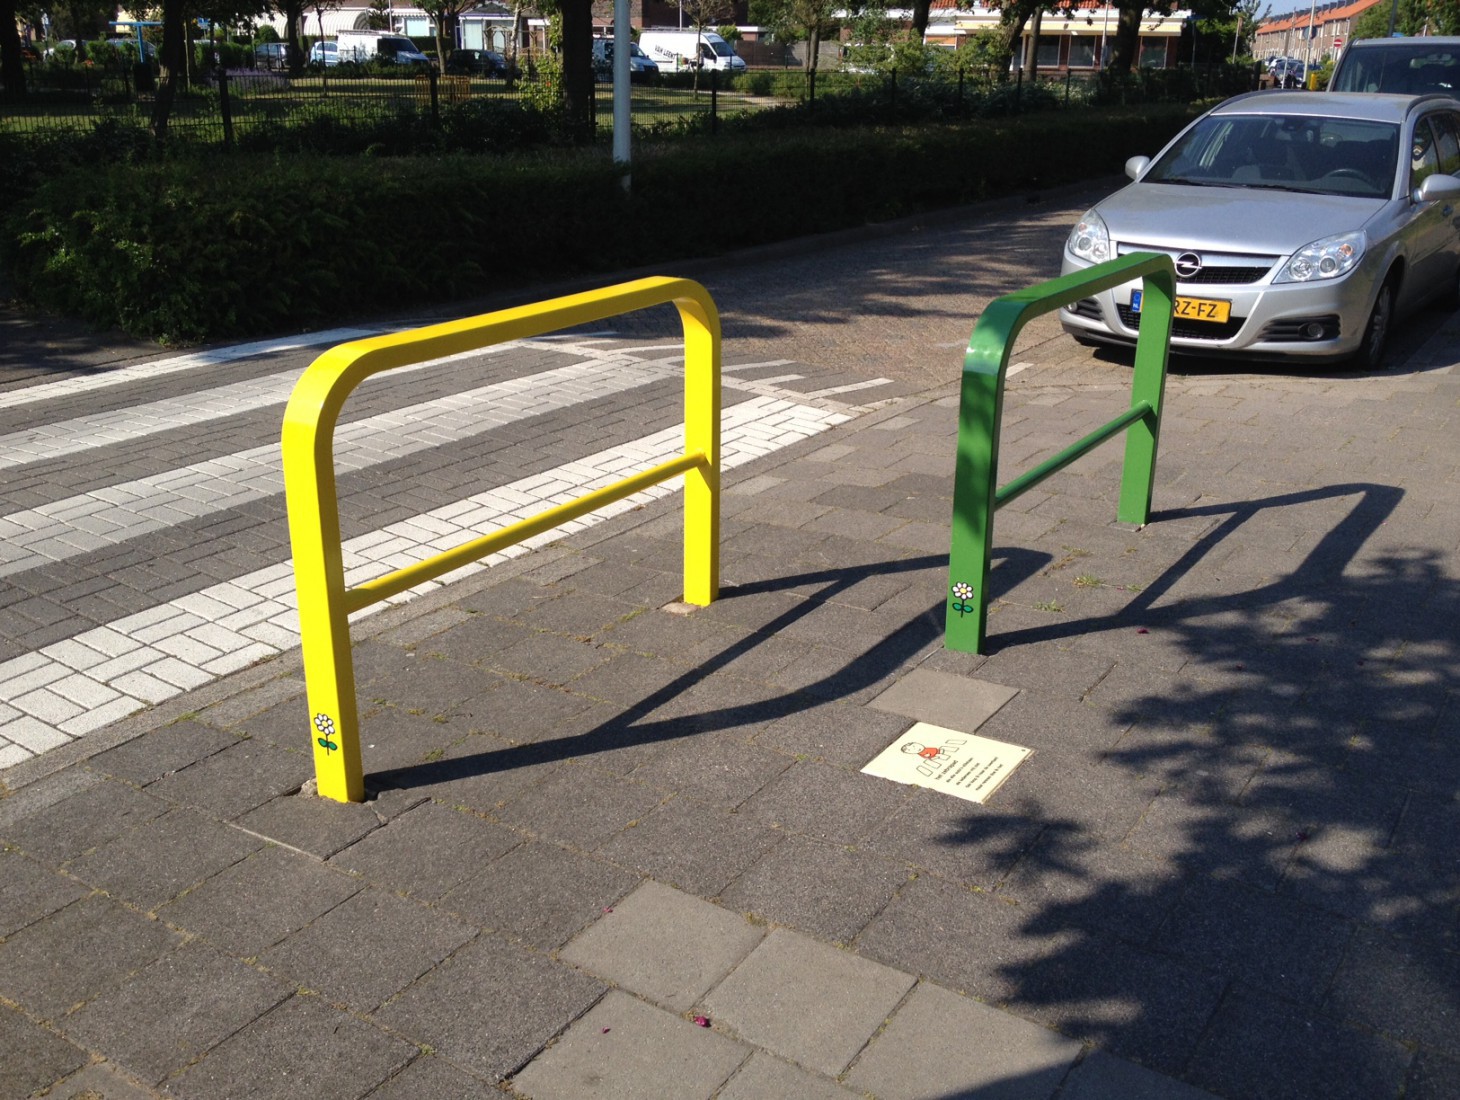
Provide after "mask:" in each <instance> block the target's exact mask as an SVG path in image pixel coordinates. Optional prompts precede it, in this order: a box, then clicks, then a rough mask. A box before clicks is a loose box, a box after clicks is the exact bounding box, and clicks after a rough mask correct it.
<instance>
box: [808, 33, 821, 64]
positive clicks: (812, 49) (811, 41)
mask: <svg viewBox="0 0 1460 1100" xmlns="http://www.w3.org/2000/svg"><path fill="white" fill-rule="evenodd" d="M820 53H821V28H820V27H811V28H809V29H808V30H807V32H806V71H807V72H808V73H814V72H815V71H816V58H817V55H818V54H820Z"/></svg>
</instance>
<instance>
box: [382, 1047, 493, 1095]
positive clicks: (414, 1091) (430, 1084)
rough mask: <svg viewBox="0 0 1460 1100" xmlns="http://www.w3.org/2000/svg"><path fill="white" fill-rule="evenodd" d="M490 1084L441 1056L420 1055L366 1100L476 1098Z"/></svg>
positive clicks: (484, 1091) (484, 1092)
mask: <svg viewBox="0 0 1460 1100" xmlns="http://www.w3.org/2000/svg"><path fill="white" fill-rule="evenodd" d="M490 1088H491V1086H490V1085H488V1084H487V1083H486V1082H485V1081H483V1080H482V1079H481V1078H479V1077H473V1076H472V1075H471V1074H469V1073H467V1072H466V1071H465V1070H463V1069H461V1068H459V1067H457V1066H453V1065H452V1064H451V1063H450V1062H448V1061H446V1059H444V1058H438V1057H436V1056H435V1055H432V1054H423V1055H421V1056H420V1057H419V1058H417V1059H416V1060H415V1061H413V1062H412V1063H411V1064H410V1065H408V1066H406V1068H405V1069H403V1070H401V1071H400V1072H399V1073H397V1074H396V1075H395V1076H394V1077H392V1078H390V1080H388V1081H386V1082H385V1083H384V1084H383V1085H381V1086H380V1087H379V1088H378V1089H375V1090H374V1091H372V1092H371V1093H370V1095H369V1100H417V1098H418V1097H427V1096H429V1097H431V1100H478V1098H479V1097H481V1096H483V1095H484V1094H487V1095H489V1093H487V1090H488V1089H490Z"/></svg>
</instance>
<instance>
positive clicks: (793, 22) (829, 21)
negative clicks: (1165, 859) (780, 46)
mask: <svg viewBox="0 0 1460 1100" xmlns="http://www.w3.org/2000/svg"><path fill="white" fill-rule="evenodd" d="M861 9H862V5H861V4H860V3H857V2H856V0H851V2H850V3H844V2H843V0H751V3H750V18H751V21H752V22H754V23H759V24H760V25H761V26H763V27H769V28H770V29H771V32H772V33H773V34H774V35H775V36H776V38H777V39H778V40H780V41H782V42H805V43H806V58H805V64H806V71H807V72H808V73H812V72H815V71H816V59H817V55H818V54H819V53H820V50H821V40H822V39H823V38H825V37H827V35H828V34H829V32H831V31H832V30H833V29H835V28H836V27H837V26H839V25H840V22H841V17H842V15H843V14H845V15H846V16H850V17H855V16H856V15H858V14H860V11H861Z"/></svg>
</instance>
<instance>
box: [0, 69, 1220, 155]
mask: <svg viewBox="0 0 1460 1100" xmlns="http://www.w3.org/2000/svg"><path fill="white" fill-rule="evenodd" d="M29 75H30V77H31V79H30V81H29V84H28V94H27V96H26V98H25V99H24V100H21V101H19V102H16V101H11V102H10V103H7V104H5V105H4V106H0V133H10V134H22V135H36V136H44V135H49V134H59V133H67V132H70V133H75V132H78V131H80V132H85V131H90V130H92V129H94V128H95V126H96V125H97V124H98V123H99V122H104V121H106V120H113V121H114V122H118V123H130V124H134V125H139V126H145V125H147V124H148V122H149V121H150V118H151V114H152V108H153V95H154V91H153V87H152V82H151V79H150V73H149V72H148V70H147V69H146V68H145V67H140V68H139V67H137V66H131V65H126V64H111V65H74V64H73V65H64V66H63V65H56V64H42V65H35V66H33V67H32V68H31V71H30V74H29ZM1245 79H1246V74H1245V72H1244V71H1242V70H1235V71H1234V70H1232V69H1231V68H1229V67H1226V66H1219V67H1209V68H1207V69H1204V70H1203V69H1191V68H1184V69H1175V70H1160V71H1144V72H1139V73H1135V74H1132V75H1131V77H1129V78H1126V79H1123V80H1120V81H1114V80H1111V79H1110V78H1109V77H1101V76H1099V75H1097V74H1094V73H1077V72H1052V73H1041V74H1039V76H1038V78H1037V79H1029V78H1027V77H1026V76H1025V74H1023V73H1020V72H1016V73H1002V72H992V71H961V72H939V73H918V74H907V73H899V72H897V71H896V70H886V71H880V72H868V73H857V72H846V71H819V72H817V73H814V74H808V73H806V72H804V71H802V70H799V69H773V68H769V69H756V70H751V71H749V72H746V73H737V74H734V75H733V76H731V75H727V74H722V73H717V72H714V71H705V72H701V73H698V74H695V73H689V72H686V73H674V74H668V75H665V76H663V77H661V78H660V79H658V80H656V81H654V82H652V83H643V84H634V85H633V86H632V88H631V92H632V95H631V110H630V117H631V119H632V122H633V125H634V126H635V128H637V129H647V130H650V131H655V130H658V131H664V130H669V129H674V128H689V129H698V128H705V127H709V128H714V127H715V126H716V125H717V124H718V123H719V122H720V121H721V120H722V119H725V118H728V117H733V116H735V115H739V114H745V113H749V112H758V111H764V110H767V109H771V108H776V107H785V106H792V105H799V106H800V108H801V109H802V110H803V111H804V112H805V113H807V114H810V115H812V116H815V115H816V114H817V112H818V110H819V111H820V113H821V114H822V115H823V116H824V117H827V118H829V119H832V120H835V121H840V122H846V121H852V120H855V119H856V118H857V117H860V116H868V117H875V118H876V119H877V120H879V121H880V120H882V119H884V118H887V117H889V116H890V117H897V116H898V115H901V114H906V115H908V116H910V117H911V116H916V115H922V116H924V117H926V116H928V115H930V114H931V115H939V116H946V117H962V116H968V115H993V114H1011V113H1018V112H1020V111H1024V110H1029V109H1035V108H1040V109H1044V108H1059V107H1076V106H1083V105H1086V104H1089V103H1092V102H1098V101H1104V102H1125V103H1132V102H1146V101H1155V100H1165V101H1170V100H1183V101H1189V100H1192V99H1198V98H1203V97H1209V96H1225V95H1231V94H1233V93H1234V92H1237V91H1242V90H1245V88H1246V86H1248V85H1247V84H1245V83H1244V82H1245ZM550 99H551V93H550V91H548V90H547V88H546V86H545V85H544V83H543V82H541V81H539V80H537V79H535V78H534V76H533V75H532V74H531V73H529V75H527V76H525V77H523V78H522V79H520V80H515V81H509V80H507V79H505V78H502V77H478V76H472V77H467V76H450V75H446V76H438V75H436V74H435V73H434V72H433V73H429V74H426V73H403V74H401V75H399V76H397V75H393V74H392V75H383V74H380V73H378V72H374V71H362V72H360V73H348V74H346V73H343V72H340V73H337V72H336V71H335V70H332V69H323V70H320V69H310V70H306V71H305V72H304V73H303V74H301V75H299V76H292V75H290V74H288V73H286V72H269V71H263V70H252V69H242V70H220V71H218V72H216V73H214V74H212V75H211V76H210V77H209V78H208V79H207V80H206V81H204V80H197V81H195V82H194V83H193V84H192V85H191V86H189V87H185V88H184V89H182V91H181V92H180V94H179V95H178V96H177V97H176V99H175V101H174V107H173V112H172V115H171V121H170V123H169V126H170V129H171V132H172V133H173V134H174V135H175V136H181V137H184V138H186V139H190V140H194V141H197V142H200V143H217V144H234V143H238V144H252V145H267V144H269V143H270V141H271V139H272V138H274V137H277V136H279V135H282V134H283V133H285V132H288V131H291V130H293V131H295V132H297V131H299V130H300V129H305V130H312V131H313V132H315V133H317V134H325V133H331V132H332V133H339V132H341V131H361V130H365V131H368V130H370V129H371V128H372V127H383V126H396V127H399V126H401V125H402V124H406V125H407V126H421V127H430V128H438V129H439V128H441V127H443V126H445V127H447V128H450V127H451V126H452V124H453V122H461V121H463V120H465V121H466V122H468V123H470V122H472V121H476V122H480V121H481V118H482V116H484V115H489V114H491V113H492V111H493V105H497V106H498V107H503V106H507V105H514V104H518V103H523V102H526V103H528V104H535V105H538V106H541V105H543V104H544V103H545V102H548V101H550ZM612 101H613V91H612V87H611V85H609V84H607V83H602V82H600V83H598V84H596V85H595V97H594V116H595V123H596V126H597V128H598V129H599V131H600V132H601V133H602V134H604V135H606V134H607V133H608V132H609V129H610V127H611V124H612V113H613V112H612Z"/></svg>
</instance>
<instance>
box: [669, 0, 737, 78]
mask: <svg viewBox="0 0 1460 1100" xmlns="http://www.w3.org/2000/svg"><path fill="white" fill-rule="evenodd" d="M679 9H680V11H682V12H684V16H685V18H686V19H688V20H689V25H690V26H691V27H692V28H693V29H694V32H695V66H694V93H695V95H699V94H700V70H701V69H703V68H704V66H703V65H702V64H701V63H700V51H699V47H700V43H701V42H702V41H703V39H702V37H701V36H702V35H703V34H704V33H705V31H707V30H709V29H710V28H711V27H712V26H713V25H714V24H715V23H716V22H718V21H719V20H721V19H727V18H729V17H731V16H732V15H734V14H735V6H734V4H732V3H730V0H679Z"/></svg>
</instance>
